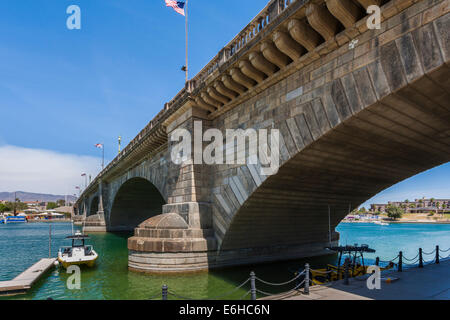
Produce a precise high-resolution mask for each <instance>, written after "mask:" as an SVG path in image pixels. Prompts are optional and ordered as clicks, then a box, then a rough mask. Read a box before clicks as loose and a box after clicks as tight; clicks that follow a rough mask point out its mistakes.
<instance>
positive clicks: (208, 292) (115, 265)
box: [0, 223, 450, 300]
mask: <svg viewBox="0 0 450 320" xmlns="http://www.w3.org/2000/svg"><path fill="white" fill-rule="evenodd" d="M338 231H340V233H341V239H342V240H341V242H342V243H343V244H345V243H346V242H347V243H349V244H354V243H368V244H370V245H371V247H374V248H375V249H377V254H376V255H377V256H380V257H381V258H382V260H383V259H389V258H392V257H394V256H395V255H396V253H397V252H398V251H399V250H400V248H401V249H403V251H405V254H410V255H413V253H415V252H416V251H417V249H418V247H419V246H422V247H423V248H424V250H425V251H426V250H429V251H432V250H433V249H434V246H435V245H436V244H440V245H441V247H442V248H449V247H450V225H420V224H417V225H392V226H389V227H382V226H376V225H372V224H371V225H368V224H343V225H341V226H339V228H338ZM48 233H49V224H46V223H30V224H16V225H6V226H4V225H0V281H5V280H11V279H13V278H14V277H15V276H17V275H18V274H20V273H21V272H22V271H24V270H25V269H26V268H28V267H29V266H31V265H32V264H33V263H35V262H36V261H38V260H39V259H40V258H43V257H47V256H48V251H49V246H48ZM70 233H71V225H70V224H66V223H54V224H52V249H53V250H52V255H53V256H56V254H57V250H58V247H60V246H64V245H67V244H68V243H67V241H65V240H64V238H65V237H66V236H67V235H69V234H70ZM129 236H130V235H129V234H111V233H105V234H93V235H91V241H90V243H92V244H93V245H94V248H95V250H96V251H97V252H98V253H99V260H98V263H97V266H96V267H95V268H92V269H89V268H83V269H82V274H81V290H69V289H67V287H66V281H67V279H68V277H69V276H70V275H68V274H66V272H65V270H64V269H62V268H61V269H59V268H58V269H56V268H55V269H53V270H52V271H50V272H49V273H48V274H47V275H46V276H45V277H43V278H42V279H41V280H40V281H39V283H37V284H36V285H35V286H34V288H33V289H32V290H30V291H29V292H28V294H26V295H23V296H17V297H14V299H47V298H49V297H51V298H53V299H89V300H94V299H149V298H150V297H153V296H154V295H157V294H159V293H160V292H161V286H162V285H163V284H167V285H168V286H169V289H170V290H171V291H172V292H174V293H177V294H179V295H182V296H187V297H190V298H195V299H207V298H213V297H216V296H218V295H221V294H222V293H226V292H229V291H230V290H233V289H234V288H235V287H236V286H237V285H239V284H241V283H242V282H243V281H244V280H246V279H247V278H248V276H249V273H250V271H252V270H254V271H255V272H256V274H257V276H258V277H260V278H262V279H265V280H267V281H272V282H283V281H286V280H289V279H291V278H292V277H293V276H294V275H293V272H294V271H295V270H297V269H299V268H302V266H303V265H304V264H305V263H306V262H309V263H310V264H311V265H312V266H313V267H314V268H318V267H321V266H323V265H325V264H326V263H334V262H335V257H334V256H331V257H322V258H310V259H306V260H298V261H290V262H280V263H273V264H265V265H256V266H245V267H236V268H230V269H225V270H219V271H212V272H209V273H198V274H189V275H177V276H173V275H172V276H162V275H161V276H154V275H144V274H139V273H134V272H129V271H128V269H127V258H128V257H127V255H128V251H127V238H128V237H129ZM369 258H375V255H374V256H373V257H369ZM258 288H259V289H260V290H263V291H266V292H269V293H278V292H282V291H286V290H288V289H290V288H292V287H289V286H288V287H280V288H278V289H274V288H273V287H267V286H264V285H261V284H259V285H258ZM248 290H249V286H248V285H246V286H245V287H244V288H242V289H240V290H238V291H236V292H235V293H233V294H232V295H229V296H227V297H226V298H227V299H240V298H241V297H242V296H244V295H245V294H246V293H247V291H248ZM10 299H11V298H10Z"/></svg>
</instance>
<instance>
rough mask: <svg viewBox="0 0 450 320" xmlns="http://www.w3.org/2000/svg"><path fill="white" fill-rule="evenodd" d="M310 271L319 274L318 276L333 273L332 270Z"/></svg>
mask: <svg viewBox="0 0 450 320" xmlns="http://www.w3.org/2000/svg"><path fill="white" fill-rule="evenodd" d="M311 271H314V272H316V273H320V274H330V273H332V272H334V270H328V271H320V270H316V269H311Z"/></svg>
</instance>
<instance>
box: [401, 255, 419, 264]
mask: <svg viewBox="0 0 450 320" xmlns="http://www.w3.org/2000/svg"><path fill="white" fill-rule="evenodd" d="M418 257H419V254H417V256H415V257H414V258H412V259H408V258H406V257H405V256H403V260H406V261H414V260H416V259H417V258H418ZM404 264H405V263H404Z"/></svg>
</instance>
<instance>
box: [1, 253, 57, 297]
mask: <svg viewBox="0 0 450 320" xmlns="http://www.w3.org/2000/svg"><path fill="white" fill-rule="evenodd" d="M55 261H56V259H54V258H53V259H41V260H40V261H39V262H37V263H35V264H34V265H33V266H31V267H30V268H28V269H27V270H25V271H24V272H22V273H21V274H19V275H18V276H17V277H15V278H14V279H13V280H11V281H0V296H11V295H17V294H24V293H26V292H27V291H28V290H29V289H31V287H32V286H33V284H34V283H36V281H38V280H39V279H40V278H41V277H42V276H43V275H44V274H45V273H46V272H47V271H48V270H49V269H50V268H51V267H52V266H53V265H54V263H55Z"/></svg>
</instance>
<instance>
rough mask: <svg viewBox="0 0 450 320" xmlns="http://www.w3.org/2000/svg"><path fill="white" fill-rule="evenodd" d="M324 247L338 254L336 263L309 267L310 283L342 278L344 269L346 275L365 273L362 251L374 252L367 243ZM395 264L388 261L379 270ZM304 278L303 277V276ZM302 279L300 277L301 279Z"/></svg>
mask: <svg viewBox="0 0 450 320" xmlns="http://www.w3.org/2000/svg"><path fill="white" fill-rule="evenodd" d="M326 249H328V250H331V251H334V252H336V253H338V254H339V260H338V265H337V266H334V265H331V264H329V265H327V267H326V268H322V269H316V270H314V269H311V270H310V275H309V278H310V285H321V284H325V283H328V282H333V281H338V280H341V279H344V277H345V270H346V268H347V269H348V277H349V278H353V277H358V276H363V275H365V274H367V269H368V267H369V266H366V265H365V263H364V253H375V252H376V251H375V250H374V249H371V248H369V246H368V245H364V244H363V245H361V246H358V245H354V246H338V247H327V248H326ZM343 257H344V258H345V259H344V261H346V263H347V267H346V265H345V263H344V264H342V261H343ZM394 266H395V264H394V263H392V262H391V263H389V265H387V266H386V267H381V268H380V270H381V271H384V270H389V269H392V268H393V267H394ZM303 279H304V277H303ZM301 280H302V279H301Z"/></svg>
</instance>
